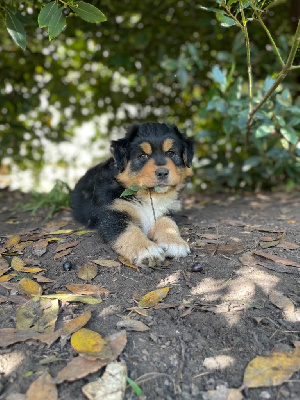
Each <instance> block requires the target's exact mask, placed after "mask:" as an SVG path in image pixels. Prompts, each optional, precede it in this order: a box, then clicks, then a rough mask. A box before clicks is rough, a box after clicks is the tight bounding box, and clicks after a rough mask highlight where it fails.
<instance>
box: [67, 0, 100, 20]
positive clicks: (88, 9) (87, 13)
mask: <svg viewBox="0 0 300 400" xmlns="http://www.w3.org/2000/svg"><path fill="white" fill-rule="evenodd" d="M69 7H70V8H71V9H72V10H73V12H74V13H75V14H77V15H78V16H79V17H80V18H82V19H84V20H85V21H87V22H94V23H98V22H103V21H106V20H107V18H106V16H105V15H104V14H103V13H102V12H101V11H100V10H99V9H98V8H96V7H94V6H92V5H91V4H88V3H85V2H84V1H75V2H74V3H73V5H71V4H70V5H69Z"/></svg>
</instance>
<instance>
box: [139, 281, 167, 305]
mask: <svg viewBox="0 0 300 400" xmlns="http://www.w3.org/2000/svg"><path fill="white" fill-rule="evenodd" d="M170 289H171V286H168V287H164V288H160V289H156V290H153V291H151V292H148V293H147V294H145V295H144V296H143V297H142V298H141V299H140V301H139V302H138V306H139V307H142V308H148V307H153V306H155V305H156V304H157V303H158V302H160V301H161V300H162V299H164V298H165V297H166V295H167V294H168V292H169V290H170Z"/></svg>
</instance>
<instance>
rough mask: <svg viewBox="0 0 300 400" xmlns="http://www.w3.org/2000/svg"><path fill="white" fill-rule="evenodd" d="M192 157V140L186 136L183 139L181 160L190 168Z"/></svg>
mask: <svg viewBox="0 0 300 400" xmlns="http://www.w3.org/2000/svg"><path fill="white" fill-rule="evenodd" d="M193 157H194V141H193V139H188V138H186V139H185V140H184V150H183V161H184V163H185V165H186V166H187V167H188V168H190V167H191V165H192V161H193Z"/></svg>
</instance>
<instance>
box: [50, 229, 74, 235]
mask: <svg viewBox="0 0 300 400" xmlns="http://www.w3.org/2000/svg"><path fill="white" fill-rule="evenodd" d="M72 232H73V229H59V230H58V231H54V232H50V233H48V235H68V234H70V233H72Z"/></svg>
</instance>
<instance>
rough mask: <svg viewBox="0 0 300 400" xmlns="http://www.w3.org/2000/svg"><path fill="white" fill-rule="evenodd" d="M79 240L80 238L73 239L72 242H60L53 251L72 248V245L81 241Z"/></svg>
mask: <svg viewBox="0 0 300 400" xmlns="http://www.w3.org/2000/svg"><path fill="white" fill-rule="evenodd" d="M81 240H82V239H79V240H74V241H73V242H66V243H63V244H60V245H59V246H57V248H56V250H55V253H58V252H60V251H64V250H67V249H68V248H70V247H72V248H73V247H75V246H77V245H78V244H79V243H80V242H81Z"/></svg>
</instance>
